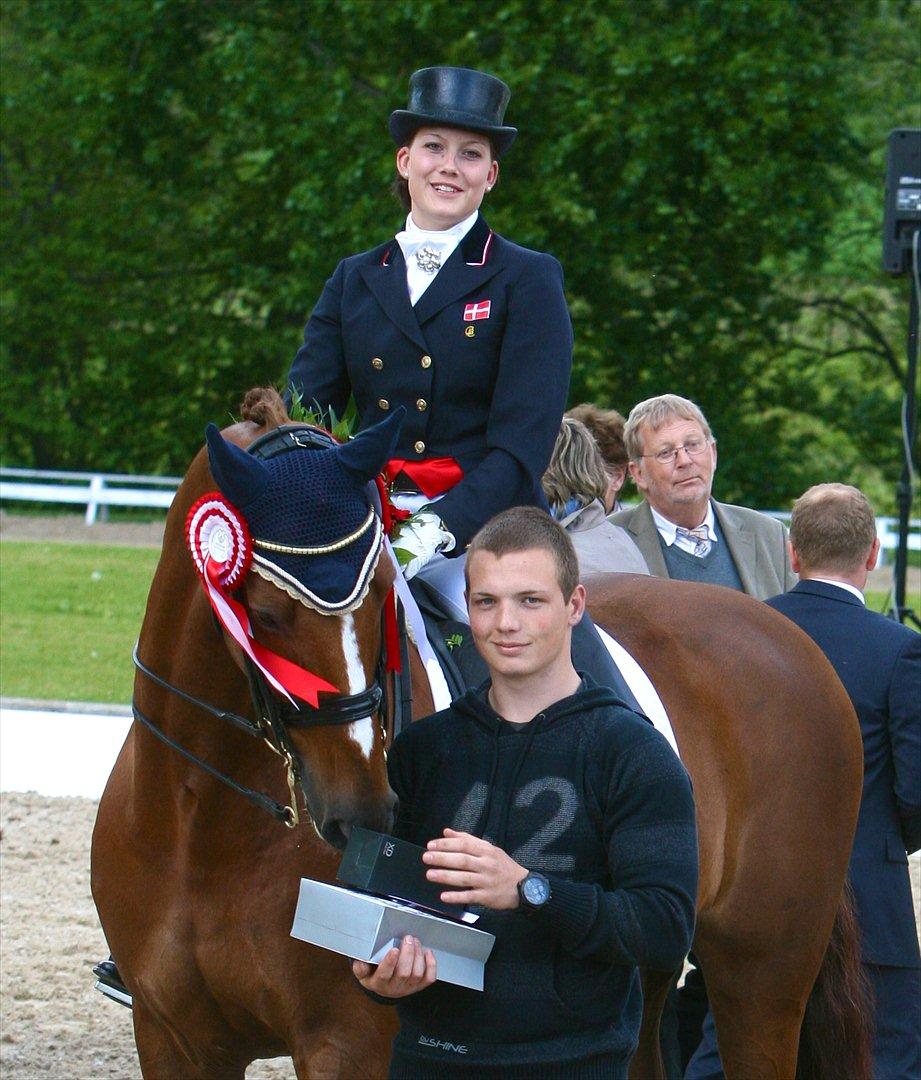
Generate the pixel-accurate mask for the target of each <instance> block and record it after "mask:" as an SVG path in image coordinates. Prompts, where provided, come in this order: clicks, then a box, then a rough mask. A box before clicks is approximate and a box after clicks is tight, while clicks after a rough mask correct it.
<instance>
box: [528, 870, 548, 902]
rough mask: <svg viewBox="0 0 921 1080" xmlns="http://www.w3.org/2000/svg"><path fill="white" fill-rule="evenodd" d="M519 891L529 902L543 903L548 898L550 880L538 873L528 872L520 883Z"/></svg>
mask: <svg viewBox="0 0 921 1080" xmlns="http://www.w3.org/2000/svg"><path fill="white" fill-rule="evenodd" d="M521 892H522V895H523V896H524V898H525V900H526V901H527V902H528V903H529V904H534V905H535V906H537V905H538V904H545V903H546V902H547V900H548V899H549V898H550V882H549V881H547V879H546V878H545V877H541V876H540V875H538V874H529V875H528V877H526V878H525V879H524V881H523V882H522V884H521Z"/></svg>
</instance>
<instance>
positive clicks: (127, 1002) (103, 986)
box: [93, 959, 134, 1009]
mask: <svg viewBox="0 0 921 1080" xmlns="http://www.w3.org/2000/svg"><path fill="white" fill-rule="evenodd" d="M93 974H94V975H95V976H96V982H95V984H94V986H93V989H94V990H98V991H99V992H100V994H105V996H106V997H108V998H111V999H112V1000H113V1001H117V1002H118V1003H119V1005H124V1006H125V1007H126V1008H129V1009H130V1008H132V1006H133V1005H134V999H133V998H132V997H131V994H130V993H129V992H128V988H127V987H126V986H125V984H124V983H123V982H122V977H121V975H119V973H118V968H117V967H116V966H115V961H114V960H111V959H110V960H100V961H99V963H98V964H97V965H96V966H95V967H94V968H93Z"/></svg>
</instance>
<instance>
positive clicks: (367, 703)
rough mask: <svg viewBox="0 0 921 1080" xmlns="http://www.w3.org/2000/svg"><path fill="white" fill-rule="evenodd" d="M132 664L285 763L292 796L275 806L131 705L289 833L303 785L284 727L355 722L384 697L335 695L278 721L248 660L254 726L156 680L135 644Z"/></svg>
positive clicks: (374, 689) (375, 689) (371, 691)
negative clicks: (251, 737) (260, 743)
mask: <svg viewBox="0 0 921 1080" xmlns="http://www.w3.org/2000/svg"><path fill="white" fill-rule="evenodd" d="M132 659H133V660H134V666H135V667H136V668H137V669H138V671H140V672H141V673H142V674H143V675H145V676H146V677H147V678H148V679H150V680H151V682H154V683H156V684H157V686H162V687H163V689H164V690H169V691H170V693H172V694H175V695H176V696H177V697H179V698H181V699H182V700H183V701H187V702H188V703H189V704H190V705H194V706H196V708H199V709H203V710H204V711H205V712H207V713H209V714H210V715H211V716H214V717H217V719H219V720H226V721H228V722H229V723H231V724H233V726H234V727H236V728H239V729H240V730H241V731H245V732H246V733H247V734H248V735H254V736H259V737H261V738H262V740H263V741H264V742H265V744H266V745H267V746H268V747H269V749H270V750H271V751H272V752H273V753H275V754H278V755H279V756H280V757H281V758H282V760H283V761H284V763H285V772H286V777H287V780H288V790H289V793H290V802H289V803H288V804H287V805H283V804H282V803H278V802H276V801H275V800H274V799H271V798H270V797H269V796H268V795H263V794H262V793H261V792H259V791H256V790H255V789H254V788H248V787H245V786H244V785H242V784H238V783H237V781H236V780H233V779H232V778H231V777H229V776H226V775H225V774H224V773H222V772H220V771H219V770H218V769H216V768H215V767H214V766H213V765H209V764H208V762H207V761H204V760H203V759H202V758H200V757H198V756H197V755H196V754H193V753H192V751H191V750H187V749H186V748H185V747H184V746H183V745H182V744H181V743H179V742H177V741H176V740H175V739H173V738H171V737H170V736H169V735H167V734H166V732H165V731H163V730H162V729H161V728H159V727H157V725H156V724H155V723H154V722H153V720H151V719H150V717H149V716H145V714H144V713H142V712H141V710H140V709H139V708H138V705H137V702H136V701H132V703H131V711H132V712H133V714H134V718H135V720H138V721H140V722H141V723H142V724H143V725H144V726H145V727H146V728H147V729H148V730H149V731H151V732H153V734H154V735H156V736H157V738H158V739H160V740H161V741H162V742H164V743H166V745H167V746H169V747H172V749H173V750H177V751H178V752H179V753H180V754H182V756H183V757H185V758H187V759H188V760H189V761H191V762H194V764H196V765H198V766H200V767H201V768H202V769H204V770H205V772H207V773H208V774H209V775H210V776H213V777H214V778H215V779H216V780H220V781H221V782H222V783H224V784H226V785H227V786H228V787H230V788H232V789H233V790H234V791H236V792H237V793H238V794H240V795H244V796H245V797H246V798H248V799H249V800H250V801H251V802H253V803H255V804H256V805H257V806H259V807H261V808H262V809H263V810H266V811H268V813H270V814H271V815H272V817H274V818H276V819H277V820H278V821H283V822H284V823H285V825H287V826H288V827H289V828H292V829H293V828H294V826H295V825H297V824H298V822H299V820H300V815H299V814H298V810H297V797H296V793H295V789H296V787H298V786H300V784H301V782H302V768H303V766H302V763H301V760H300V756H299V755H298V753H297V751H296V750H295V749H294V747H292V746H291V744H290V742H289V740H288V737H287V731H286V728H287V727H329V726H333V725H337V724H351V723H354V722H355V721H356V720H363V719H364V718H365V717H367V716H369V715H370V714H371V713H374V712H377V711H378V709H379V707H380V703H381V698H382V697H383V692H382V691H381V688H380V686H379V684H378V683H377V682H373V683H372V684H371V685H370V686H369V687H367V688H366V689H365V690H362V691H361V692H360V693H358V694H341V695H337V696H336V697H333V698H331V699H330V700H329V701H327V702H324V703H323V705H321V706H320V707H319V708H317V709H314V708H312V707H311V706H307V708H309V710H310V712H309V713H307V714H306V715H301V716H298V717H293V718H288V719H282V717H281V714H280V712H279V709H278V703H277V701H276V699H275V697H274V695H273V694H272V693H271V691H270V690H269V688H268V685H267V684H266V681H265V679H264V678H263V676H262V675H261V673H260V672H259V671H257V669H256V668H255V666H254V665H253V664H252V663H251V661H250V660H249V659H247V661H246V665H247V670H246V674H247V678H248V679H249V688H250V697H251V698H252V702H253V706H254V707H255V709H256V713H257V714H258V716H259V717H260V719H259V720H258V721H253V720H250V719H248V718H247V717H245V716H240V714H239V713H235V712H231V711H229V710H227V709H218V708H216V707H215V706H214V705H211V704H209V703H208V702H207V701H203V700H202V699H201V698H197V697H194V696H193V695H192V694H189V693H186V691H185V690H181V689H180V688H179V687H178V686H174V685H173V684H172V683H171V682H168V681H167V680H166V679H164V678H162V677H161V676H160V675H157V673H156V672H155V671H153V670H151V668H149V667H148V666H147V665H146V664H145V663H144V662H143V661H142V660H141V658H140V656H138V647H137V645H135V647H134V652H133V654H132ZM270 734H271V738H270Z"/></svg>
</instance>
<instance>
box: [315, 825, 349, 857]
mask: <svg viewBox="0 0 921 1080" xmlns="http://www.w3.org/2000/svg"><path fill="white" fill-rule="evenodd" d="M320 835H321V836H322V837H323V839H324V840H325V841H326V843H327V844H329V845H330V846H331V847H334V848H336V850H337V851H342V850H344V848H345V845H346V844H347V843H348V842H349V837H350V836H351V835H352V823H351V822H350V821H343V820H341V819H338V818H337V819H335V820H333V821H327V822H326V823H325V824H324V825H323V828H322V829H321V830H320Z"/></svg>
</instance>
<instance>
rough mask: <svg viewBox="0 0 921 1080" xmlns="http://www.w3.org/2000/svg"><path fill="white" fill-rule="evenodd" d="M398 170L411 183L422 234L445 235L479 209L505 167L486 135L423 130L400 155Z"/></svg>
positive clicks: (446, 128)
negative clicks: (437, 232) (447, 230)
mask: <svg viewBox="0 0 921 1080" xmlns="http://www.w3.org/2000/svg"><path fill="white" fill-rule="evenodd" d="M397 170H398V171H399V173H400V175H401V176H403V177H405V178H406V180H407V181H408V182H409V197H410V199H412V215H413V221H414V222H415V223H416V225H418V227H419V228H420V229H432V230H437V231H441V230H444V229H450V228H451V226H452V225H456V224H457V223H458V222H459V221H463V220H464V218H466V217H469V216H470V215H471V214H472V213H473V212H474V210H477V209H479V206H480V203H481V202H482V201H483V195H484V194H485V193H486V192H487V191H488V190H489V189H490V188H491V187H492V186H493V184H495V182H496V177H497V176H498V175H499V162H498V161H495V160H494V159H493V156H492V147H491V146H490V143H489V139H488V138H487V137H486V136H485V135H478V134H477V133H476V132H475V131H459V130H457V129H456V128H449V127H441V126H438V127H423V128H420V129H419V130H418V131H417V132H416V134H415V135H414V136H413V139H412V142H411V143H410V144H409V146H401V147H400V149H399V150H398V151H397Z"/></svg>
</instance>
